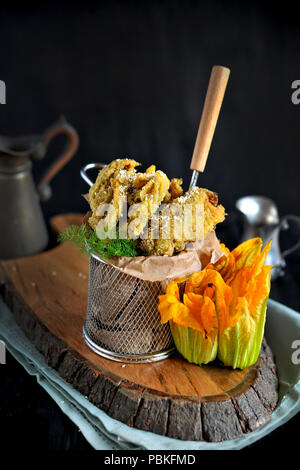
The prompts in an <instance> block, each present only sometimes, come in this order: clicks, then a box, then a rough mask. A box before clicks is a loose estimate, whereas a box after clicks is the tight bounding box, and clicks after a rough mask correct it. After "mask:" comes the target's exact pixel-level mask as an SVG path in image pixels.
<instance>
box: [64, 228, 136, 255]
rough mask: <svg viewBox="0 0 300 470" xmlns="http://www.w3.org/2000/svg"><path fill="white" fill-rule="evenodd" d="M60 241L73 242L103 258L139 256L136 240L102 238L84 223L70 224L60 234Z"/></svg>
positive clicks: (80, 248)
mask: <svg viewBox="0 0 300 470" xmlns="http://www.w3.org/2000/svg"><path fill="white" fill-rule="evenodd" d="M58 241H59V242H73V243H75V245H76V246H77V247H78V248H79V250H80V251H81V252H82V253H83V252H84V251H87V252H88V253H90V252H93V253H96V254H97V255H99V256H100V257H101V258H112V257H114V256H129V257H134V256H138V255H139V252H138V249H137V242H136V240H128V239H123V238H116V239H111V238H105V239H104V240H100V239H99V238H98V237H97V234H96V232H95V231H94V230H92V229H90V228H89V227H87V226H86V225H85V224H82V225H70V226H69V227H67V228H66V229H65V230H64V231H63V232H61V233H60V234H59V236H58Z"/></svg>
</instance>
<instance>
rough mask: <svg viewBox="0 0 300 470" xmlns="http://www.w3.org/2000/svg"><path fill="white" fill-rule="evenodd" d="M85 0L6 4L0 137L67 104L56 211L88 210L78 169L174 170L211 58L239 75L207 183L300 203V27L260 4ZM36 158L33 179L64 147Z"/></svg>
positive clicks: (186, 156)
mask: <svg viewBox="0 0 300 470" xmlns="http://www.w3.org/2000/svg"><path fill="white" fill-rule="evenodd" d="M97 5H98V6H95V5H93V4H90V5H89V2H85V3H84V4H81V5H78V4H77V5H76V4H73V5H72V6H71V5H68V4H64V3H63V2H60V3H55V2H54V3H53V2H51V5H50V4H43V5H40V6H38V5H35V6H33V5H31V6H30V5H29V4H27V5H22V4H20V5H19V6H18V8H16V7H3V6H1V7H0V44H1V63H0V79H2V80H4V81H5V82H6V86H7V104H6V105H4V106H1V107H0V134H20V133H32V132H40V131H42V130H44V129H45V128H46V127H47V126H48V125H49V124H50V123H52V122H53V121H55V120H56V118H57V117H58V116H59V115H60V114H61V113H64V114H65V116H66V117H67V119H68V120H69V121H70V122H71V123H72V124H73V125H74V126H75V127H76V129H77V130H78V132H79V135H80V138H81V144H80V148H79V151H78V153H77V155H76V156H75V157H74V159H73V161H72V162H71V163H70V164H69V165H68V166H67V167H66V168H65V169H64V170H63V171H62V172H61V173H60V174H59V176H58V177H57V178H56V179H55V181H54V182H53V185H52V186H53V191H54V196H53V198H52V200H51V201H49V202H47V203H46V204H44V209H45V212H46V214H47V215H52V214H56V213H59V212H64V211H71V210H85V208H86V206H85V204H84V202H83V201H82V200H81V197H80V194H81V192H83V191H85V189H86V186H85V184H84V183H83V182H81V181H80V177H79V169H80V167H81V166H82V165H83V164H85V163H87V162H91V161H106V162H107V161H110V160H111V159H113V158H114V157H121V156H132V157H134V158H135V159H137V160H138V161H140V162H141V163H142V164H143V165H144V167H145V166H146V165H148V164H150V163H152V162H154V163H156V164H157V165H158V167H159V168H161V169H162V170H164V171H167V173H168V174H169V175H170V176H171V177H173V176H183V177H184V180H185V183H186V185H187V184H188V182H189V179H190V171H189V163H190V158H191V154H192V151H193V145H194V141H195V137H196V132H197V128H198V124H199V119H200V115H201V110H202V106H203V101H204V96H205V92H206V87H207V83H208V79H209V74H210V70H211V67H212V65H214V64H221V65H226V66H228V67H229V68H230V69H231V71H232V73H231V77H230V81H229V85H228V88H227V91H226V96H225V100H224V105H223V108H222V111H221V115H220V120H219V123H218V126H217V131H216V134H215V138H214V141H213V145H212V148H211V153H210V156H209V160H208V164H207V168H206V171H205V174H204V175H203V176H202V177H201V180H200V182H201V184H202V185H203V186H206V187H208V188H211V189H213V190H215V191H217V192H218V193H219V194H220V199H221V201H222V202H223V203H224V205H225V207H226V209H227V210H228V211H230V210H231V209H232V207H233V205H234V201H235V200H236V199H237V198H238V197H240V196H241V195H244V194H251V193H252V194H253V193H256V194H264V195H266V196H269V197H271V198H273V199H274V200H275V201H276V202H277V203H278V206H279V209H280V211H281V213H282V214H284V213H288V212H289V213H290V212H293V213H299V209H298V199H299V198H298V194H297V192H298V191H297V190H298V173H299V168H300V165H299V157H298V128H299V117H300V105H299V106H295V105H293V104H292V102H291V92H292V90H291V83H292V81H293V80H296V79H299V78H300V61H299V58H300V49H299V40H300V30H299V22H298V21H297V19H296V18H297V13H295V11H294V10H293V8H292V7H291V8H286V9H285V10H284V11H283V10H282V4H281V5H280V6H279V5H278V6H277V7H276V3H275V2H273V3H272V4H271V3H270V4H267V3H264V2H257V3H256V2H251V4H250V3H249V4H247V3H246V2H240V3H239V2H230V1H229V2H220V1H216V0H211V1H210V2H205V3H202V2H200V1H156V0H152V1H151V2H132V1H131V2H129V1H119V2H116V1H107V2H98V4H97ZM52 147H53V148H52V149H51V150H52V151H50V154H49V155H48V160H47V161H46V160H45V161H43V162H41V163H36V164H35V173H36V175H37V177H38V176H39V175H40V174H41V172H42V171H43V170H44V169H45V168H46V167H47V165H48V163H49V161H50V160H51V159H52V158H54V156H55V155H56V153H57V151H58V148H59V145H58V142H57V143H56V144H53V145H52Z"/></svg>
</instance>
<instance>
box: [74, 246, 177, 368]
mask: <svg viewBox="0 0 300 470" xmlns="http://www.w3.org/2000/svg"><path fill="white" fill-rule="evenodd" d="M89 263H90V270H89V292H88V307H87V316H86V321H85V323H84V326H83V335H84V338H85V341H86V343H87V345H88V346H89V347H90V348H91V349H92V350H93V351H94V352H96V353H97V354H99V355H101V356H104V357H106V358H108V359H113V360H115V361H121V362H153V361H159V360H162V359H165V358H167V357H168V356H170V355H171V354H172V352H173V351H174V344H173V340H172V336H171V332H170V328H169V325H168V324H165V325H163V324H161V321H160V314H159V312H158V310H157V305H158V298H157V296H158V295H159V294H161V293H162V286H161V283H160V282H151V281H144V280H142V279H138V278H136V277H134V276H131V275H129V274H126V273H123V272H121V271H120V270H118V269H117V268H115V267H114V266H112V265H110V264H108V263H106V262H105V261H103V260H102V259H101V258H99V257H98V256H97V255H95V254H94V253H90V258H89Z"/></svg>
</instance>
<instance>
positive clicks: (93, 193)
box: [89, 158, 140, 229]
mask: <svg viewBox="0 0 300 470" xmlns="http://www.w3.org/2000/svg"><path fill="white" fill-rule="evenodd" d="M139 165H140V163H138V162H136V161H135V160H130V159H127V158H123V159H117V160H113V161H112V162H111V163H110V164H109V165H107V166H105V167H104V168H103V169H102V170H100V171H99V174H98V177H97V179H96V181H95V183H94V184H93V186H92V187H91V188H90V191H89V203H90V207H91V210H92V213H93V214H92V215H91V217H90V218H89V224H90V226H91V227H92V228H93V229H95V228H96V226H97V225H98V223H99V221H100V220H101V216H99V215H97V210H98V208H99V207H100V206H101V205H102V204H110V203H112V204H113V206H114V208H115V210H116V214H115V220H112V221H111V224H112V223H113V222H115V223H116V222H117V220H118V219H119V217H120V216H121V213H120V214H119V209H120V208H119V201H120V196H124V197H127V195H128V191H129V190H130V188H131V187H132V184H133V181H134V179H135V176H136V169H135V167H136V166H139Z"/></svg>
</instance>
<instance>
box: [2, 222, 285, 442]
mask: <svg viewBox="0 0 300 470" xmlns="http://www.w3.org/2000/svg"><path fill="white" fill-rule="evenodd" d="M81 220H82V216H81V215H79V214H67V215H62V216H57V217H55V218H53V219H52V223H51V225H52V228H53V229H54V231H55V232H59V231H62V230H63V229H64V228H65V227H66V226H68V225H69V224H71V223H78V224H80V223H81ZM0 274H1V278H0V279H2V294H3V297H4V299H5V301H6V302H7V304H8V305H9V306H10V308H11V310H12V312H13V314H14V316H15V319H16V321H17V323H18V324H19V325H20V327H21V328H22V329H23V331H24V332H25V334H26V335H27V336H28V338H29V339H30V340H31V341H32V342H33V343H34V345H35V346H36V348H37V349H38V350H39V351H40V352H41V353H42V354H43V355H44V356H45V358H46V361H47V362H48V364H50V365H51V366H52V367H53V368H54V369H56V370H57V371H58V373H59V374H60V375H61V376H62V377H63V378H64V379H65V380H66V381H68V382H69V383H70V384H72V385H73V387H74V388H75V389H77V390H79V391H80V392H81V393H82V394H83V395H85V396H86V397H87V398H88V399H89V400H90V401H91V402H92V403H93V404H95V405H96V406H97V407H99V408H101V409H102V410H104V411H105V412H106V413H107V414H108V415H109V416H111V417H112V418H115V419H118V420H120V421H122V422H123V423H126V424H128V425H130V426H134V427H136V428H139V429H144V430H147V431H152V432H155V433H158V434H162V435H166V436H169V437H174V438H178V439H184V440H206V441H221V440H225V439H232V438H235V437H240V436H242V435H243V434H244V433H247V432H250V431H253V430H255V429H257V428H258V427H259V426H261V425H263V424H264V423H266V422H267V421H268V419H269V418H270V414H271V412H272V410H273V409H274V408H275V406H276V403H277V399H278V393H277V389H278V379H277V374H276V366H275V363H274V360H273V357H272V352H271V350H270V348H269V347H268V346H267V344H266V343H265V342H264V344H263V347H262V351H261V355H260V359H259V360H258V361H257V363H256V364H255V365H254V366H252V367H249V368H247V369H245V370H243V371H240V370H232V369H230V368H226V367H222V366H220V365H219V364H214V363H213V364H209V365H206V366H202V367H199V366H196V365H194V364H189V363H188V362H187V361H185V360H183V359H182V358H181V357H180V356H179V355H178V354H175V355H174V356H172V357H171V358H168V359H165V360H163V361H160V362H157V363H149V364H122V363H119V362H114V361H110V360H108V359H105V358H102V357H100V356H98V355H97V354H95V353H94V352H93V351H91V350H90V349H89V348H88V346H87V345H86V344H85V342H84V339H83V337H82V325H83V322H84V320H85V314H86V307H87V295H88V257H87V255H80V253H79V252H78V250H77V248H76V247H75V246H74V245H73V244H72V243H64V244H62V245H59V246H57V247H55V248H54V249H52V250H49V251H47V252H44V253H42V254H38V255H35V256H30V257H26V258H18V259H14V260H9V261H3V262H2V263H1V273H0Z"/></svg>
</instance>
